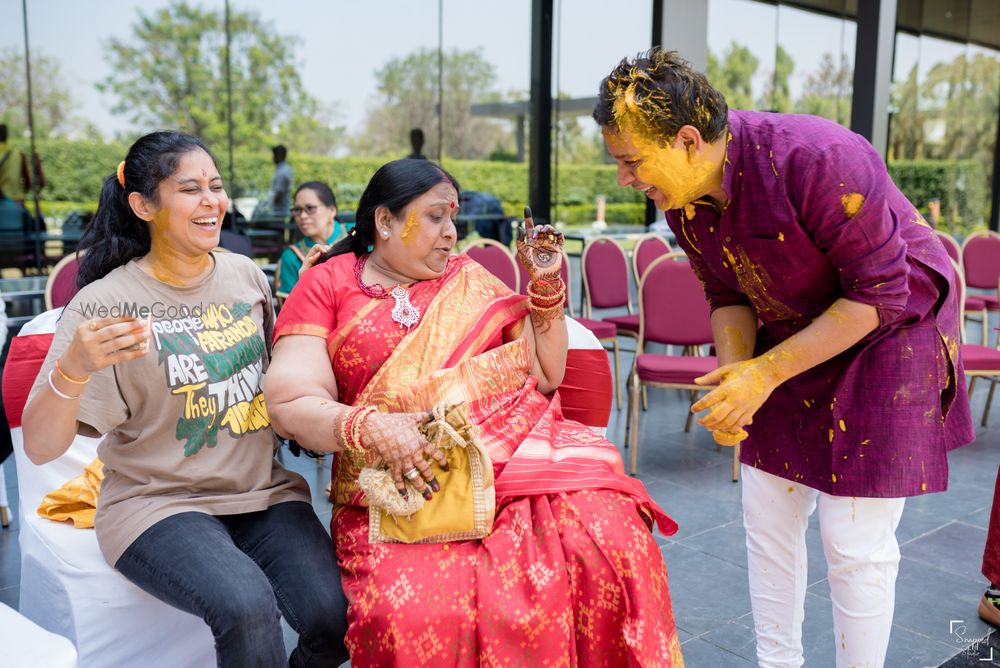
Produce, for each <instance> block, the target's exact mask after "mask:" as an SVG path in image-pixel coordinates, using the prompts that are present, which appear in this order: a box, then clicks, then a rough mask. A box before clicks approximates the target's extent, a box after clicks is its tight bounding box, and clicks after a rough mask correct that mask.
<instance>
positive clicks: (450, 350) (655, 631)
mask: <svg viewBox="0 0 1000 668" xmlns="http://www.w3.org/2000/svg"><path fill="white" fill-rule="evenodd" d="M411 301H412V302H413V303H414V304H415V305H417V306H418V308H420V310H421V313H422V314H423V315H422V319H421V322H420V323H419V324H418V325H417V326H416V327H414V328H413V330H412V331H410V332H408V333H407V332H405V331H403V330H402V328H401V327H399V326H398V325H396V323H394V322H393V321H392V320H391V319H390V316H389V312H390V310H391V303H387V302H388V300H385V301H373V302H371V303H370V304H369V305H367V306H366V307H365V308H363V309H361V310H360V311H359V312H358V314H357V316H355V318H354V319H352V320H351V321H350V322H348V323H346V324H345V325H344V326H343V327H341V328H340V329H339V330H338V331H337V332H335V333H334V334H333V335H332V336H331V337H330V342H329V348H330V354H331V360H332V363H333V366H334V371H335V375H336V376H337V379H338V385H340V388H339V389H340V390H341V399H342V400H344V401H345V402H347V403H355V404H357V403H363V404H372V405H375V406H378V407H379V408H380V409H381V410H382V411H384V412H417V411H423V410H427V409H429V408H430V407H432V406H434V405H436V404H440V403H454V402H459V401H464V402H467V403H468V405H469V408H470V415H471V416H472V419H473V421H474V422H476V424H477V425H478V426H479V429H480V437H481V440H482V442H483V444H484V445H485V446H486V448H487V450H488V451H489V453H490V456H491V459H492V461H493V468H494V477H495V487H496V493H497V514H496V521H495V524H494V529H493V532H492V533H491V534H490V536H489V537H487V538H486V539H484V540H481V541H466V542H454V543H443V544H432V545H405V544H374V545H373V544H370V543H369V542H368V510H367V508H365V507H364V498H363V495H362V494H361V492H360V491H359V490H358V488H357V485H356V479H357V473H358V471H359V469H360V468H361V467H363V466H365V465H371V464H372V463H374V459H375V455H374V454H372V453H369V454H368V455H367V456H366V457H364V458H360V457H357V456H355V457H354V458H352V457H350V456H348V455H346V454H344V453H338V455H337V456H336V457H335V460H334V496H335V499H336V501H337V503H338V506H337V508H336V509H335V511H334V514H333V518H332V520H331V532H332V534H333V536H334V540H335V543H336V549H337V556H338V558H339V561H340V564H341V574H342V577H343V581H344V588H345V591H346V593H347V596H348V600H349V602H350V607H349V610H348V621H349V628H348V633H347V639H346V641H347V646H348V648H349V649H350V651H351V663H352V665H353V666H425V665H426V666H476V665H483V666H626V665H628V666H682V665H683V659H682V658H681V652H680V644H679V642H678V639H677V634H676V631H675V627H674V620H673V612H672V608H671V604H670V594H669V589H668V585H667V573H666V568H665V566H664V562H663V556H662V554H661V553H660V551H659V548H658V546H657V545H656V542H655V541H654V540H653V537H652V535H651V532H650V530H649V526H648V524H647V523H648V522H652V521H655V522H656V523H657V524H658V526H659V528H660V530H661V531H662V532H663V533H664V534H667V535H669V534H672V533H674V531H676V525H675V524H674V523H673V521H672V520H671V519H670V518H669V517H668V516H667V515H666V514H665V513H663V511H662V510H660V508H659V507H658V506H657V505H656V504H655V503H654V502H653V501H652V499H650V498H649V496H648V495H647V494H646V491H645V489H644V487H643V486H642V484H641V483H640V482H639V481H637V480H635V479H632V478H629V477H627V476H625V475H624V470H623V465H622V462H621V457H620V456H619V454H618V451H617V448H615V446H614V445H613V444H611V443H610V442H608V441H607V440H606V439H604V438H603V437H600V436H598V435H596V434H594V433H593V432H592V431H590V430H589V429H588V428H586V427H584V426H583V425H581V424H579V423H575V422H571V421H567V420H565V419H564V418H563V417H562V414H561V410H560V406H559V399H558V394H556V395H555V396H554V397H553V398H552V399H551V400H550V399H548V398H546V397H544V396H543V395H541V394H540V393H538V392H537V390H536V389H535V384H536V381H535V379H534V378H533V377H531V376H530V375H529V372H530V370H531V359H530V356H529V355H530V353H529V349H528V346H527V343H526V342H525V341H524V340H523V339H517V338H515V337H516V336H517V334H518V332H519V329H520V327H521V323H523V321H524V316H525V314H526V313H527V309H526V305H525V300H524V298H523V297H520V296H518V295H512V294H511V293H510V291H509V290H508V289H507V288H506V287H504V286H503V285H502V284H500V283H499V281H497V280H496V279H494V278H493V277H492V275H490V274H488V273H487V272H486V271H485V270H483V269H482V268H480V267H479V266H478V265H476V264H474V263H472V262H471V261H469V260H467V259H466V258H464V257H460V258H456V259H454V260H452V262H451V263H450V265H449V268H448V271H447V272H446V273H445V276H444V277H442V278H441V279H439V280H437V281H429V282H425V283H420V284H417V285H416V286H414V288H413V289H412V290H411ZM397 331H398V332H399V333H397ZM511 338H514V339H515V340H512V341H508V342H507V343H504V340H509V339H511ZM387 343H390V344H391V345H386V344H387Z"/></svg>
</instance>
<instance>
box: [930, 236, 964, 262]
mask: <svg viewBox="0 0 1000 668" xmlns="http://www.w3.org/2000/svg"><path fill="white" fill-rule="evenodd" d="M934 234H936V235H937V238H938V239H939V240H940V241H941V243H942V244H944V249H945V250H946V251H948V256H949V257H950V258H951V259H952V260H954V261H955V262H961V261H962V247H961V246H959V245H958V242H957V241H955V237H953V236H951V235H950V234H948V233H947V232H942V231H941V230H934Z"/></svg>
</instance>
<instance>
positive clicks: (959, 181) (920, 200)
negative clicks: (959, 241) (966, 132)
mask: <svg viewBox="0 0 1000 668" xmlns="http://www.w3.org/2000/svg"><path fill="white" fill-rule="evenodd" d="M889 174H890V176H892V180H893V181H895V182H896V185H898V186H899V188H900V190H902V191H903V192H904V193H906V196H907V198H909V200H910V201H911V202H913V205H914V206H916V207H917V208H918V209H920V210H921V211H923V212H924V214H925V215H926V214H927V213H928V210H927V203H928V202H929V201H931V200H932V199H935V198H936V199H940V200H941V218H942V221H943V224H944V225H945V226H946V227H950V228H951V231H952V232H961V233H964V234H968V233H969V232H971V231H972V230H974V229H976V228H977V227H983V226H985V224H986V219H987V217H988V216H989V213H990V202H989V189H988V187H987V182H986V167H985V166H984V165H983V163H982V162H979V161H977V160H899V161H894V162H891V163H889Z"/></svg>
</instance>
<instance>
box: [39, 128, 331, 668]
mask: <svg viewBox="0 0 1000 668" xmlns="http://www.w3.org/2000/svg"><path fill="white" fill-rule="evenodd" d="M227 204H228V199H227V197H226V193H225V191H224V190H223V187H222V178H221V177H220V176H219V171H218V169H217V167H216V163H215V160H214V158H213V157H212V156H211V154H209V152H208V149H206V148H205V146H204V145H203V144H202V143H201V141H200V140H198V139H197V138H195V137H192V136H190V135H186V134H182V133H178V132H154V133H151V134H148V135H145V136H144V137H141V138H139V139H138V140H137V141H136V142H135V143H134V144H133V145H132V147H131V148H130V149H129V152H128V154H127V155H126V156H125V160H124V161H122V162H121V164H120V165H119V166H118V170H117V173H114V174H112V175H111V176H109V177H108V178H107V180H106V181H105V183H104V187H103V188H102V190H101V198H100V203H99V204H98V209H97V213H96V215H95V217H94V220H93V221H92V222H91V224H90V225H89V226H88V227H87V229H86V231H85V232H84V235H83V239H82V240H81V242H80V250H81V251H84V250H85V251H86V254H85V255H82V256H81V259H80V268H79V274H78V278H77V281H78V283H79V285H80V286H81V289H80V291H79V292H78V293H77V294H76V296H75V297H74V298H73V300H72V301H71V302H70V303H69V304H68V305H67V306H66V308H65V310H64V311H63V313H62V316H61V319H60V321H59V323H58V327H57V329H56V333H55V336H54V338H53V341H52V346H51V348H50V349H49V353H48V355H47V357H46V359H45V362H44V364H43V365H42V368H41V371H40V373H39V375H38V378H37V379H36V381H35V384H34V387H33V388H32V390H31V393H30V395H29V398H28V403H27V406H26V407H25V410H24V416H23V429H24V449H25V452H26V453H27V455H28V457H29V458H30V459H31V461H32V462H34V463H35V464H39V465H40V464H45V463H46V462H50V461H52V460H53V459H56V458H57V457H59V456H60V455H62V454H63V453H64V452H66V450H67V449H68V448H69V447H70V445H71V444H72V443H73V439H74V437H75V436H76V435H77V434H84V435H88V436H99V437H101V438H102V440H101V443H100V445H99V446H98V450H97V453H98V456H99V458H100V460H101V462H103V466H104V479H103V481H102V483H101V489H100V498H99V501H98V506H97V515H96V518H95V529H96V531H97V542H98V544H99V546H100V548H101V551H102V553H103V554H104V557H105V559H106V560H107V562H108V563H109V564H111V565H112V566H113V567H114V568H116V569H117V570H118V571H119V572H120V573H121V574H122V575H124V576H125V577H126V578H127V579H128V580H130V581H131V582H133V583H135V584H136V585H137V586H138V587H140V588H141V589H143V590H144V591H146V592H148V593H149V594H151V595H153V596H155V597H156V598H158V599H160V600H161V601H164V602H166V603H168V604H170V605H173V606H174V607H177V608H179V609H181V610H184V611H186V612H189V613H191V614H193V615H196V616H198V617H200V618H202V619H204V620H205V622H206V624H208V625H209V626H210V627H211V630H212V634H213V635H214V637H215V650H216V654H217V659H218V665H219V666H231V667H234V668H236V667H239V668H242V667H243V666H270V667H274V668H277V667H278V666H285V665H291V666H336V665H339V664H340V663H341V662H343V661H344V660H346V659H347V652H346V648H345V646H344V642H343V640H344V632H345V629H346V601H345V599H344V595H343V591H342V589H341V585H340V578H339V576H338V571H337V561H336V559H335V558H334V554H333V550H332V549H331V545H330V537H329V536H328V535H327V534H326V531H325V530H324V529H323V525H322V524H321V523H320V521H319V519H318V518H317V517H316V513H315V512H314V511H313V509H312V506H311V505H310V493H309V487H308V485H307V484H306V482H305V480H303V479H302V477H301V476H299V475H297V474H295V473H291V472H289V471H287V470H286V469H284V468H283V467H282V466H281V465H280V464H279V463H278V462H277V460H276V459H275V457H274V454H275V443H276V442H275V438H274V432H273V431H272V429H271V423H270V419H269V418H268V414H267V409H266V407H265V406H264V396H263V393H262V390H261V383H262V378H263V374H264V372H265V371H266V370H267V367H268V363H269V361H270V339H271V330H272V325H273V321H274V313H273V308H272V302H271V293H270V290H269V288H268V286H267V279H266V278H265V277H264V274H263V272H261V270H260V269H259V268H258V267H257V265H256V264H254V262H253V261H252V260H251V259H249V258H246V257H243V256H241V255H237V254H235V253H225V252H222V253H220V252H215V251H214V249H215V247H216V246H217V245H218V243H219V230H220V227H221V223H222V219H223V217H224V216H225V214H226V208H227ZM124 308H130V309H134V310H135V312H138V313H139V314H141V315H142V316H143V317H142V318H141V319H140V318H137V317H136V316H135V315H122V316H120V317H114V315H113V314H114V312H115V310H116V309H117V310H119V311H120V310H122V309H124ZM102 309H107V310H106V311H103V313H102ZM147 314H148V315H147ZM281 617H284V618H285V619H286V620H287V621H288V623H289V624H290V625H291V626H292V628H293V629H295V630H296V631H297V632H298V634H299V639H298V646H297V647H296V648H295V649H294V651H293V652H292V656H291V658H290V659H289V658H288V657H287V654H286V652H285V645H284V640H283V633H282V626H281ZM108 622H109V623H114V620H113V619H112V618H111V617H109V618H108ZM149 632H150V633H156V629H155V628H151V629H150V630H149ZM139 658H140V657H137V659H139Z"/></svg>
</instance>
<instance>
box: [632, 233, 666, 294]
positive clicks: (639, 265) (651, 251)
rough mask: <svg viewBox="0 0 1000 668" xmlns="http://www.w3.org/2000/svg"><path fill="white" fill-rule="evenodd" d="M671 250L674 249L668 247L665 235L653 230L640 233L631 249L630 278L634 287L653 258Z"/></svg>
mask: <svg viewBox="0 0 1000 668" xmlns="http://www.w3.org/2000/svg"><path fill="white" fill-rule="evenodd" d="M673 252H674V249H673V248H671V247H670V242H669V241H667V239H666V237H664V236H662V235H659V234H656V233H655V232H647V233H646V234H642V235H640V236H639V238H638V239H636V241H635V247H634V248H633V249H632V278H633V279H634V280H635V285H636V287H637V288H638V286H639V281H641V280H642V274H643V272H645V271H646V268H647V267H649V265H650V264H652V263H653V260H655V259H656V258H658V257H660V256H663V255H666V254H667V253H673Z"/></svg>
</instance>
